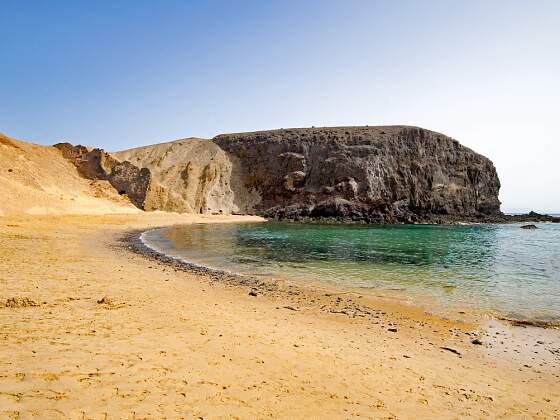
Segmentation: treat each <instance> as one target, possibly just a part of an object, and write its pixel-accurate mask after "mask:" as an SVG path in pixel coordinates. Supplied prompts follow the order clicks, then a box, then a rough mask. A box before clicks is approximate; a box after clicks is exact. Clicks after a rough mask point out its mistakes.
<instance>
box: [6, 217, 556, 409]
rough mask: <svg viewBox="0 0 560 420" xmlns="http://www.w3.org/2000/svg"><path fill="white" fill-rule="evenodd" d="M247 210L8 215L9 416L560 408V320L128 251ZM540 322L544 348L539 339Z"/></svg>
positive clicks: (241, 219) (226, 219) (242, 218)
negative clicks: (152, 237)
mask: <svg viewBox="0 0 560 420" xmlns="http://www.w3.org/2000/svg"><path fill="white" fill-rule="evenodd" d="M248 220H251V221H256V220H258V219H257V218H250V217H246V216H245V217H236V216H194V215H183V216H181V215H169V214H163V213H160V214H157V213H156V214H137V215H113V216H55V217H28V216H25V217H24V216H22V217H9V218H8V217H3V218H0V225H1V227H0V241H1V245H2V246H1V248H0V249H1V251H0V252H1V256H2V258H1V263H0V264H1V268H2V270H1V271H0V272H1V274H0V281H1V284H2V295H1V296H0V298H1V299H0V322H1V325H2V331H3V334H2V339H3V346H2V350H0V353H1V357H0V360H2V362H0V364H1V369H0V370H1V371H2V372H4V373H3V375H2V377H0V414H1V415H3V416H6V417H8V416H13V417H14V418H17V416H18V415H19V416H21V415H24V416H25V415H38V416H40V417H50V418H53V417H67V416H77V415H83V416H84V417H86V418H95V417H98V416H102V415H103V414H107V415H109V417H111V416H124V415H125V414H126V415H136V416H137V417H142V416H144V417H150V416H151V417H153V416H156V417H161V416H167V417H172V418H181V417H187V418H188V417H192V416H200V417H203V418H216V417H220V418H235V417H241V418H244V417H254V418H262V417H275V418H279V417H280V418H287V417H291V418H304V417H310V416H318V415H322V416H326V417H328V418H339V417H344V418H347V417H352V416H358V415H360V416H365V417H366V418H367V417H376V418H379V417H381V418H383V417H384V418H412V417H418V416H426V417H427V416H431V417H434V416H436V417H437V416H438V415H441V413H443V412H446V413H448V414H449V415H450V416H451V417H453V416H455V417H461V416H464V415H475V416H482V415H490V416H493V417H500V416H504V417H506V416H512V415H513V416H516V415H517V416H533V417H538V418H550V417H554V416H558V415H560V411H559V410H560V403H559V402H558V401H560V385H559V383H560V381H559V380H558V379H559V375H560V367H559V366H560V365H559V364H558V360H559V358H560V354H556V353H554V352H552V351H551V350H553V351H556V350H557V344H556V343H557V342H556V341H555V340H556V339H557V335H558V334H557V333H558V331H556V330H543V329H533V328H520V327H512V326H508V325H505V324H502V323H498V322H496V321H490V325H482V324H481V323H477V324H474V323H467V322H460V321H458V320H451V319H449V320H446V319H442V318H440V317H437V316H435V315H430V314H426V313H425V311H424V310H422V309H420V308H415V307H411V306H410V305H403V304H398V303H396V302H390V301H383V300H380V299H378V300H374V299H371V300H370V298H368V297H359V295H355V296H354V295H352V296H349V295H348V294H341V293H338V291H337V290H335V289H334V288H333V289H329V290H330V291H329V290H327V289H328V288H325V289H322V290H315V291H314V290H303V289H301V288H299V287H297V286H296V285H293V284H279V283H278V282H273V281H268V280H267V279H258V278H255V279H251V280H248V279H247V278H246V277H240V276H236V275H235V274H227V275H225V274H219V273H212V272H202V271H200V272H196V271H192V267H190V268H188V269H187V268H186V267H184V266H182V267H183V268H184V269H183V268H182V267H181V266H179V265H175V264H173V263H171V264H170V261H164V260H160V259H156V258H154V257H153V255H152V256H150V255H147V254H146V253H145V252H144V253H142V252H141V250H140V249H131V247H133V241H134V240H135V239H134V237H136V240H137V239H138V236H139V233H140V232H141V231H145V230H147V229H150V228H154V227H157V226H170V225H172V224H184V223H187V224H188V223H224V222H226V223H227V222H240V221H248ZM31 250H32V251H31ZM200 270H203V269H200ZM252 291H254V292H255V293H250V292H252ZM255 295H256V296H255ZM2 304H3V307H2V306H1V305H2ZM368 312H369V313H368ZM488 328H491V329H492V331H493V332H495V333H498V334H497V335H496V334H487V333H488ZM533 330H535V331H536V330H538V331H540V333H539V334H544V336H545V338H544V339H543V340H544V341H542V342H543V344H538V343H537V341H541V340H537V341H534V342H531V343H530V345H529V340H535V336H534V334H536V332H533ZM467 333H468V334H467ZM485 334H486V335H485ZM491 336H498V337H499V336H501V338H502V339H501V340H500V339H498V341H496V338H495V337H491ZM516 337H517V338H519V337H521V341H519V340H518V339H517V338H516ZM477 339H478V340H479V341H481V342H482V344H473V341H475V340H477ZM500 341H503V342H505V344H502V345H500V344H499V342H500ZM520 343H521V344H520ZM525 344H526V345H525ZM516 345H521V347H520V348H519V347H517V348H516ZM515 350H517V351H515ZM535 351H537V352H538V354H535V353H534V352H535ZM531 358H533V360H532V359H531Z"/></svg>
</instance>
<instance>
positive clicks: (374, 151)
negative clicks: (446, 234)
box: [57, 126, 503, 223]
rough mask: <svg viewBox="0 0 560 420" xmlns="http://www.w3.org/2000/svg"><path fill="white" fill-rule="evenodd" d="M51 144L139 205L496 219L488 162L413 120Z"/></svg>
mask: <svg viewBox="0 0 560 420" xmlns="http://www.w3.org/2000/svg"><path fill="white" fill-rule="evenodd" d="M57 147H58V148H60V149H61V151H62V152H63V154H64V156H66V157H67V158H68V159H70V160H71V161H72V162H73V163H74V164H75V165H76V166H77V167H78V169H79V170H80V172H81V173H82V174H83V175H84V176H87V177H89V178H95V177H100V178H102V179H105V180H108V181H109V182H110V183H111V184H113V186H114V187H115V188H116V189H117V190H118V191H119V193H121V194H127V195H128V196H129V197H130V198H131V201H132V202H133V203H134V204H135V205H136V206H137V207H139V208H142V209H144V210H171V211H179V212H195V213H222V214H228V213H237V214H257V215H262V216H266V217H270V218H277V219H295V220H302V219H303V220H307V219H321V220H332V221H358V222H370V223H415V222H453V221H463V220H472V221H477V220H480V221H484V220H490V219H492V218H499V217H503V215H502V213H501V211H500V201H499V200H498V193H499V190H500V181H499V179H498V175H497V173H496V169H495V168H494V165H493V164H492V162H491V161H490V160H489V159H488V158H486V157H484V156H482V155H480V154H478V153H475V152H474V151H472V150H471V149H468V148H467V147H464V146H461V145H460V144H459V142H458V141H456V140H454V139H452V138H450V137H447V136H445V135H443V134H440V133H436V132H434V131H430V130H426V129H423V128H418V127H409V126H375V127H369V126H366V127H335V128H294V129H280V130H271V131H259V132H252V133H237V134H224V135H219V136H217V137H215V138H214V139H212V140H203V139H195V138H192V139H183V140H178V141H175V142H168V143H162V144H156V145H152V146H145V147H139V148H135V149H130V150H125V151H122V152H116V153H111V154H110V156H109V155H107V154H106V153H105V152H103V151H102V150H99V149H95V150H93V151H90V150H86V149H85V148H80V146H75V147H74V146H70V145H67V144H64V145H58V146H57ZM71 147H74V148H73V149H72V148H71Z"/></svg>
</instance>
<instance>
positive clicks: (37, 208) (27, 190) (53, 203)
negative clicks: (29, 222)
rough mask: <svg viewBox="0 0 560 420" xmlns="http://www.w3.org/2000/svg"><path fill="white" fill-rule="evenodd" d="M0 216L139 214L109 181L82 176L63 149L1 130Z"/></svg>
mask: <svg viewBox="0 0 560 420" xmlns="http://www.w3.org/2000/svg"><path fill="white" fill-rule="evenodd" d="M0 197H2V200H1V201H0V216H15V215H21V214H34V215H46V214H107V213H138V212H139V211H140V210H138V209H137V208H136V207H134V206H133V205H132V204H131V203H130V201H128V200H127V199H126V198H125V197H122V196H120V195H119V194H118V193H117V192H116V191H115V189H114V188H113V187H112V186H111V185H110V184H109V182H108V181H99V180H88V179H84V178H82V177H81V176H80V175H79V173H78V171H77V169H76V167H75V166H74V165H73V164H71V163H70V162H69V161H67V160H66V159H64V157H62V154H61V152H60V151H59V150H58V149H56V148H54V147H49V146H41V145H38V144H32V143H28V142H25V141H20V140H16V139H13V138H10V137H6V136H4V135H3V134H1V133H0Z"/></svg>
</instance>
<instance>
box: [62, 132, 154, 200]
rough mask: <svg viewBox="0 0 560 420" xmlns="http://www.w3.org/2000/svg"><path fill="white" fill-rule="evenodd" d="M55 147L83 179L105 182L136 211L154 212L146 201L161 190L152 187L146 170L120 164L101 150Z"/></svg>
mask: <svg viewBox="0 0 560 420" xmlns="http://www.w3.org/2000/svg"><path fill="white" fill-rule="evenodd" d="M54 147H56V148H57V149H59V150H60V151H61V152H62V155H63V156H64V157H65V158H66V159H68V160H69V161H70V162H72V163H73V164H74V166H76V168H77V169H78V172H79V173H80V175H82V176H83V177H84V178H88V179H99V180H107V181H109V183H110V184H111V185H112V186H113V187H114V188H115V189H116V190H117V191H118V192H119V194H126V195H127V196H128V198H129V199H130V201H131V202H132V204H134V205H135V206H136V207H138V208H140V209H144V210H155V208H153V207H152V206H150V204H149V200H148V197H150V196H153V195H156V194H157V192H158V190H159V189H160V188H161V187H159V186H157V185H153V184H152V182H151V173H150V170H149V169H147V168H138V167H137V166H135V165H133V164H132V163H130V162H128V161H125V162H119V161H118V160H117V159H115V158H114V157H112V156H111V155H110V154H109V153H107V152H105V151H103V150H102V149H91V150H90V149H88V148H87V147H84V146H80V145H78V146H73V145H72V144H70V143H58V144H55V145H54Z"/></svg>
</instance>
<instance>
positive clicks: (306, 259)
mask: <svg viewBox="0 0 560 420" xmlns="http://www.w3.org/2000/svg"><path fill="white" fill-rule="evenodd" d="M519 226H520V225H518V224H514V225H468V226H456V225H455V226H441V225H395V226H364V225H318V224H297V223H275V222H268V223H255V224H223V225H217V224H212V225H204V224H201V225H191V226H180V227H172V228H164V229H158V230H154V231H150V232H147V233H146V234H144V240H145V241H146V243H147V244H148V245H149V246H151V247H152V248H155V249H157V250H159V251H161V252H163V253H165V254H167V255H170V256H173V257H178V258H181V259H184V260H187V261H190V262H194V263H198V264H201V265H205V266H209V267H213V268H218V269H224V270H229V271H234V272H239V273H246V274H257V275H272V276H284V277H287V278H292V279H295V280H303V281H321V282H330V283H334V284H337V285H342V286H351V287H360V288H372V289H379V290H399V291H402V293H403V294H406V295H407V296H409V297H414V299H413V300H414V301H422V302H424V303H425V302H426V299H433V300H434V301H435V302H437V303H438V304H439V305H440V306H442V307H444V308H461V307H475V308H476V309H480V310H489V311H497V312H499V313H501V314H502V315H504V316H507V317H512V318H517V319H527V320H535V321H546V322H554V323H557V322H560V224H549V223H541V224H539V225H538V229H534V230H525V229H520V227H519Z"/></svg>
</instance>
